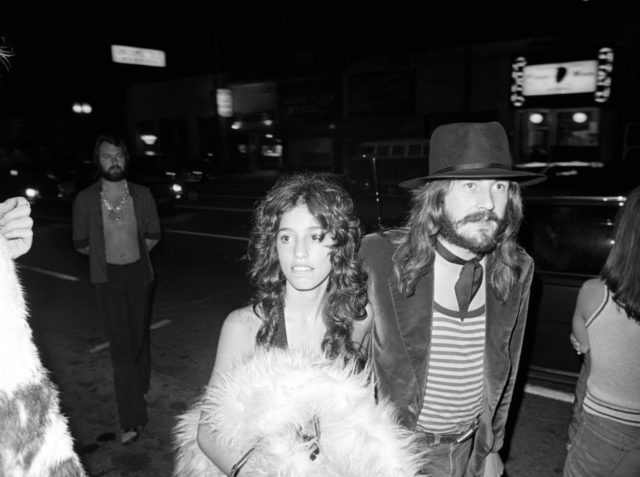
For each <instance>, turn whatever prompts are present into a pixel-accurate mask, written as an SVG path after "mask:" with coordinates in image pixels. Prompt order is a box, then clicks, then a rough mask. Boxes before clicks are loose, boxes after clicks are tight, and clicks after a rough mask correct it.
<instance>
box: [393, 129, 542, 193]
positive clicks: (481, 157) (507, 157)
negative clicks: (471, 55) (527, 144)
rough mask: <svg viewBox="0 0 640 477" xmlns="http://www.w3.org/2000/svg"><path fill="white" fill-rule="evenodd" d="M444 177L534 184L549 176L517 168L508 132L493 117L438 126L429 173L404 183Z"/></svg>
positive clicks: (410, 185)
mask: <svg viewBox="0 0 640 477" xmlns="http://www.w3.org/2000/svg"><path fill="white" fill-rule="evenodd" d="M440 179H449V180H456V179H505V180H510V181H517V182H518V183H520V184H521V185H532V184H536V183H538V182H542V181H544V180H545V179H546V176H545V175H544V174H539V173H535V172H529V171H520V170H517V169H514V168H513V165H512V159H511V150H510V149H509V140H508V139H507V133H506V132H505V130H504V128H503V127H502V125H501V124H500V123H498V122H495V121H493V122H488V123H452V124H445V125H442V126H439V127H437V128H436V129H435V130H434V131H433V134H432V135H431V140H430V142H429V175H428V176H424V177H417V178H415V179H410V180H407V181H403V182H401V183H400V187H404V188H409V189H412V188H415V187H420V186H422V185H423V184H424V183H425V182H427V181H434V180H440Z"/></svg>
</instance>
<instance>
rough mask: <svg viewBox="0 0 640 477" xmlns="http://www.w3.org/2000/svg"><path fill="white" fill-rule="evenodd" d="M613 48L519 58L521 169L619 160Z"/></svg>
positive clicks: (514, 87) (515, 70)
mask: <svg viewBox="0 0 640 477" xmlns="http://www.w3.org/2000/svg"><path fill="white" fill-rule="evenodd" d="M613 60H614V52H613V50H612V49H611V48H608V47H601V48H599V49H596V48H593V49H592V50H589V49H587V50H586V51H583V52H580V51H579V52H573V53H570V54H567V56H563V57H561V58H558V56H556V55H555V54H554V56H551V55H550V54H547V55H535V56H534V55H532V56H531V57H528V56H525V55H519V56H518V57H517V58H515V60H514V61H513V63H512V84H511V96H510V100H511V106H512V107H513V108H514V120H515V132H516V137H515V148H516V151H515V155H516V157H517V159H518V162H520V163H529V162H544V163H557V162H570V161H581V162H590V163H597V162H601V163H607V162H609V161H611V160H612V159H611V158H612V157H613V154H612V151H611V148H610V144H611V143H612V138H611V137H609V136H608V134H609V130H608V129H607V127H606V125H605V124H606V122H607V121H606V120H607V119H608V118H609V117H610V115H612V114H613V113H612V112H611V107H610V106H611V103H612V102H611V101H610V100H611V92H612V77H613V68H614V61H613Z"/></svg>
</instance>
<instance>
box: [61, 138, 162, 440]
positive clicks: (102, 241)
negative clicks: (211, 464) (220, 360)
mask: <svg viewBox="0 0 640 477" xmlns="http://www.w3.org/2000/svg"><path fill="white" fill-rule="evenodd" d="M94 159H95V161H96V165H97V166H98V168H99V172H100V178H99V179H98V180H97V181H96V182H95V183H93V184H92V185H90V186H89V187H87V188H86V189H84V190H82V191H80V192H79V193H78V195H77V196H76V199H75V200H74V203H73V244H74V247H75V248H76V250H77V251H78V252H80V253H83V254H85V255H88V256H89V268H90V275H91V283H93V284H94V285H95V291H96V297H97V301H98V308H99V311H100V315H101V318H102V321H103V324H104V327H105V331H106V334H107V338H108V340H109V346H110V350H111V363H112V365H113V377H114V383H115V391H116V402H117V407H118V415H119V419H120V427H121V428H122V436H121V442H122V444H124V445H127V444H130V443H131V442H134V441H135V440H136V439H137V438H138V437H139V435H140V431H141V429H142V427H143V426H144V425H145V424H146V422H147V418H148V416H147V403H146V395H147V392H148V391H149V381H150V375H151V354H150V342H149V324H150V318H151V316H150V315H151V297H152V288H153V280H154V273H153V268H152V265H151V260H150V255H149V252H150V250H151V249H152V248H153V247H154V246H155V245H156V244H157V243H158V240H159V239H160V221H159V218H158V212H157V209H156V204H155V201H154V199H153V196H152V195H151V192H150V191H149V189H148V188H147V187H144V186H141V185H138V184H135V183H133V182H130V181H128V180H127V169H128V166H129V155H128V152H127V147H126V145H125V143H124V141H123V140H122V139H121V138H118V137H115V136H109V135H101V136H99V137H98V138H97V140H96V143H95V150H94Z"/></svg>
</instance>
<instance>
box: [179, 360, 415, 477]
mask: <svg viewBox="0 0 640 477" xmlns="http://www.w3.org/2000/svg"><path fill="white" fill-rule="evenodd" d="M201 412H202V416H203V423H204V424H205V425H206V426H208V428H209V429H210V430H211V433H212V435H213V436H214V437H215V438H217V439H218V441H219V442H220V443H221V445H222V446H223V448H227V449H239V450H241V451H246V450H249V449H250V448H251V447H255V450H254V451H253V452H252V453H251V455H250V457H249V459H248V461H247V463H246V464H245V466H244V467H243V472H249V474H250V475H256V476H276V475H277V476H282V477H294V476H300V477H302V476H304V477H320V476H323V477H360V476H367V477H389V476H394V477H409V476H415V475H417V473H418V471H419V469H420V467H421V458H420V456H419V454H418V452H417V450H416V446H415V442H414V440H413V437H412V434H411V433H410V432H409V431H407V430H406V429H404V428H403V427H401V426H400V425H399V424H397V423H396V420H395V414H394V411H393V408H392V407H391V405H390V404H388V403H386V402H380V403H378V404H376V403H375V401H374V398H373V385H372V384H371V383H369V382H368V381H367V373H366V372H363V373H356V372H354V369H353V368H352V367H351V366H349V365H347V366H342V365H340V364H339V363H338V361H333V360H329V359H327V358H325V357H323V356H321V355H318V354H317V353H313V352H310V351H306V350H296V351H284V350H280V349H274V350H271V351H263V350H260V351H257V352H256V353H255V354H253V355H251V356H250V357H248V358H247V359H246V360H245V361H244V362H243V363H241V364H240V365H239V366H237V367H236V368H235V369H234V370H233V372H232V373H229V374H228V375H226V376H224V379H221V380H220V381H219V384H217V385H215V386H209V387H207V388H206V389H205V392H204V394H203V396H202V398H201V399H200V400H199V402H198V403H196V404H195V405H194V406H193V407H192V408H191V409H189V410H188V411H187V412H185V413H184V414H182V415H180V416H179V417H178V423H177V425H176V426H175V428H174V430H173V433H174V445H175V448H176V451H177V454H176V465H175V469H174V475H175V476H178V477H196V476H198V477H204V476H206V477H214V476H222V475H224V474H223V473H222V472H221V471H220V470H218V469H217V467H215V466H214V465H213V464H212V463H211V461H210V460H209V459H208V458H207V457H206V456H205V455H204V454H203V453H202V451H201V450H200V448H199V447H198V444H197V440H196V436H197V429H198V423H199V420H200V415H201Z"/></svg>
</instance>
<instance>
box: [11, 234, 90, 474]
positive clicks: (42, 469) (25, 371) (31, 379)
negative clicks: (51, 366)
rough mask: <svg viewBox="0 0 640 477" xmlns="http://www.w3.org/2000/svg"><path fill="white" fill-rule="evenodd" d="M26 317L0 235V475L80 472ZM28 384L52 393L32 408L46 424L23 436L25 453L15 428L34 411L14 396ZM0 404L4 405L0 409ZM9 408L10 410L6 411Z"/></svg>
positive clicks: (82, 471)
mask: <svg viewBox="0 0 640 477" xmlns="http://www.w3.org/2000/svg"><path fill="white" fill-rule="evenodd" d="M28 317H29V314H28V311H27V307H26V303H25V299H24V296H23V290H22V286H21V283H20V280H19V277H18V275H17V273H16V268H15V265H14V262H13V260H12V259H11V258H10V256H9V254H8V250H7V247H6V241H5V239H4V238H2V237H0V475H2V476H4V477H59V476H60V477H76V476H77V477H84V476H86V473H85V471H84V469H83V468H82V466H81V464H80V461H79V459H78V456H77V455H76V453H75V451H74V450H73V440H72V438H71V435H70V433H69V429H68V424H67V419H66V418H65V417H64V416H63V415H62V414H61V412H60V409H59V401H58V391H57V389H56V388H55V386H54V385H53V383H52V382H51V381H50V380H49V379H47V377H48V375H47V370H46V369H45V368H44V367H43V365H42V363H41V361H40V356H39V354H38V350H37V348H36V346H35V344H34V342H33V337H32V333H31V327H30V326H29V323H28ZM29 386H35V388H34V389H38V387H40V388H44V389H45V390H46V391H47V392H49V393H51V395H52V396H53V399H49V400H46V401H45V402H47V406H48V408H47V409H44V410H43V409H39V410H38V411H40V412H43V411H44V413H46V416H47V418H46V425H45V426H41V429H39V430H38V432H39V435H37V436H29V443H30V444H31V445H33V444H34V443H35V444H36V446H37V449H36V452H35V454H30V455H29V456H27V455H26V452H27V451H26V450H24V449H21V448H20V447H19V446H17V445H16V443H17V442H19V438H24V437H25V436H23V435H22V434H21V432H23V430H24V429H26V425H27V424H29V421H28V420H29V419H30V418H31V416H32V415H33V414H34V413H33V411H34V410H33V409H29V406H33V405H34V404H33V403H31V402H29V401H26V400H18V401H16V399H17V396H19V395H20V390H21V389H25V388H26V387H29ZM44 394H45V393H44V392H43V395H44ZM9 404H11V406H9ZM2 406H7V408H6V409H2ZM14 408H15V412H13V411H12V409H14ZM1 416H5V418H4V420H5V421H7V422H2V420H1V419H2V418H1ZM32 429H33V426H32ZM31 437H35V439H32V438H31ZM23 450H24V452H23ZM31 451H33V448H31Z"/></svg>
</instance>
